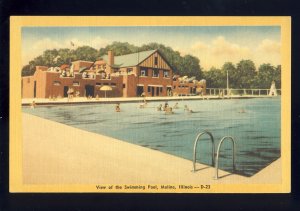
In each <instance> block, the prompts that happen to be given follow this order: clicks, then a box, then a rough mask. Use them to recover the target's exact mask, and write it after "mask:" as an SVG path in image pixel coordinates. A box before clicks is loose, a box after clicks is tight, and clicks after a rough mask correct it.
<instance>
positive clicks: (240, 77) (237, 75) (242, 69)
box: [231, 60, 256, 89]
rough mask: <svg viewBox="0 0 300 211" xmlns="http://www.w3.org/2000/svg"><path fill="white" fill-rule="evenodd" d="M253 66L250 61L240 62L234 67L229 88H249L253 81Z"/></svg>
mask: <svg viewBox="0 0 300 211" xmlns="http://www.w3.org/2000/svg"><path fill="white" fill-rule="evenodd" d="M255 75H256V72H255V65H254V62H253V61H251V60H241V61H240V62H239V63H238V64H237V65H236V70H235V72H234V73H233V74H232V77H231V85H232V86H231V88H238V89H248V88H251V86H252V84H253V82H254V80H255Z"/></svg>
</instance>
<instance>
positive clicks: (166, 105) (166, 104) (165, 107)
mask: <svg viewBox="0 0 300 211" xmlns="http://www.w3.org/2000/svg"><path fill="white" fill-rule="evenodd" d="M168 107H169V104H168V102H165V106H164V111H165V110H166V109H167V108H168Z"/></svg>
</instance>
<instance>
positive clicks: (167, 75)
mask: <svg viewBox="0 0 300 211" xmlns="http://www.w3.org/2000/svg"><path fill="white" fill-rule="evenodd" d="M169 77H170V76H169V71H167V70H164V78H169Z"/></svg>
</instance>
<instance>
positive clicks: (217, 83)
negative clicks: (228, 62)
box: [203, 67, 226, 88]
mask: <svg viewBox="0 0 300 211" xmlns="http://www.w3.org/2000/svg"><path fill="white" fill-rule="evenodd" d="M203 77H204V78H205V80H206V86H207V87H208V88H225V87H226V80H224V78H225V77H226V75H225V74H224V71H223V70H221V69H217V68H215V67H212V68H210V70H209V71H204V72H203Z"/></svg>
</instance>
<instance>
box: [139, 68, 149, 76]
mask: <svg viewBox="0 0 300 211" xmlns="http://www.w3.org/2000/svg"><path fill="white" fill-rule="evenodd" d="M140 75H141V76H148V70H147V69H141V74H140Z"/></svg>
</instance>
